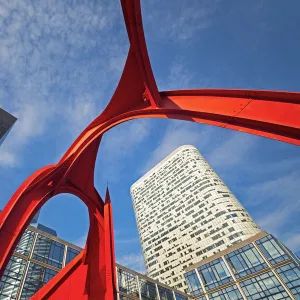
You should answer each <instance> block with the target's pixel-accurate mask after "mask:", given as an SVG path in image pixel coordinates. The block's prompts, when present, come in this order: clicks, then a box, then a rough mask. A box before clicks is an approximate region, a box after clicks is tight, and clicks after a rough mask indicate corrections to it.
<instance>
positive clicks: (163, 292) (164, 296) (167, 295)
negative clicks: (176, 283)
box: [158, 286, 174, 300]
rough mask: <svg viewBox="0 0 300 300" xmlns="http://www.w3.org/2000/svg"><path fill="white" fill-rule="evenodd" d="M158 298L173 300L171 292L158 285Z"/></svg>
mask: <svg viewBox="0 0 300 300" xmlns="http://www.w3.org/2000/svg"><path fill="white" fill-rule="evenodd" d="M158 292H159V297H160V300H174V297H173V292H172V291H171V290H169V289H166V288H163V287H161V286H158Z"/></svg>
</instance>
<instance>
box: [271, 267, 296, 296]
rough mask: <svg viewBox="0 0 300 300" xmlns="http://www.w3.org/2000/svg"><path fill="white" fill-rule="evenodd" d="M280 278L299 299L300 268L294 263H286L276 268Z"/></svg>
mask: <svg viewBox="0 0 300 300" xmlns="http://www.w3.org/2000/svg"><path fill="white" fill-rule="evenodd" d="M276 271H277V273H278V274H279V276H280V277H281V279H282V280H283V281H284V282H285V284H286V285H287V287H288V288H289V289H290V290H291V292H292V293H293V295H294V296H295V297H296V299H300V268H299V266H297V265H296V264H293V263H292V264H288V265H285V266H283V267H280V268H277V269H276Z"/></svg>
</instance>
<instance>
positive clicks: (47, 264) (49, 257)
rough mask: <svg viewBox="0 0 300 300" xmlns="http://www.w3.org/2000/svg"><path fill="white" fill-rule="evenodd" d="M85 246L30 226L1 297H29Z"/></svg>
mask: <svg viewBox="0 0 300 300" xmlns="http://www.w3.org/2000/svg"><path fill="white" fill-rule="evenodd" d="M81 250H82V249H81V248H79V247H77V246H75V245H72V244H70V243H68V242H66V241H64V240H62V239H59V238H57V237H56V236H53V235H51V234H49V233H47V232H44V231H41V230H39V229H38V228H36V227H33V226H29V227H28V228H27V230H26V231H25V233H24V234H23V236H22V238H21V240H20V241H19V243H18V245H17V247H16V249H15V252H14V254H13V255H12V257H11V259H10V261H9V263H8V265H7V267H6V270H5V271H4V274H3V276H2V278H1V281H0V299H1V300H2V299H3V300H4V299H5V300H11V299H16V300H17V299H29V298H30V297H31V296H33V295H34V294H35V293H36V292H37V291H38V290H39V289H40V288H41V287H42V286H43V285H44V284H45V283H47V282H48V281H49V280H50V279H51V278H52V277H54V276H55V275H56V274H57V273H58V272H59V271H60V270H61V269H62V268H63V267H64V266H65V265H67V264H68V263H69V262H70V261H71V260H72V259H73V258H74V257H76V256H77V254H79V253H80V251H81Z"/></svg>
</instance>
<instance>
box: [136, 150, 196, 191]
mask: <svg viewBox="0 0 300 300" xmlns="http://www.w3.org/2000/svg"><path fill="white" fill-rule="evenodd" d="M190 148H193V149H196V150H197V151H198V149H197V148H196V147H195V146H193V145H182V146H180V147H178V148H176V149H175V150H174V151H172V152H171V153H170V154H169V155H168V156H166V157H165V158H164V159H162V160H161V161H160V162H159V163H158V164H156V165H155V166H154V167H153V168H152V169H150V170H149V171H148V172H146V173H145V174H144V175H143V176H142V177H140V178H139V179H138V180H137V181H136V182H134V183H133V184H132V185H131V187H130V192H131V190H132V189H133V188H134V187H135V186H136V185H137V184H139V183H140V182H141V181H143V180H144V179H145V178H146V177H148V176H149V175H150V174H152V173H153V172H154V171H156V170H157V169H158V168H159V167H161V166H162V165H163V164H164V163H166V162H167V161H168V160H169V159H170V158H171V157H172V156H174V155H175V154H177V153H178V152H180V151H182V150H184V149H190Z"/></svg>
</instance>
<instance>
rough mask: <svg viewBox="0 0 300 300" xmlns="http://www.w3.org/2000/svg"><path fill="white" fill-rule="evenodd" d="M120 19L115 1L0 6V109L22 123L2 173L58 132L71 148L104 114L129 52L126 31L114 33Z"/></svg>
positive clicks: (13, 136) (5, 147) (9, 145)
mask: <svg viewBox="0 0 300 300" xmlns="http://www.w3.org/2000/svg"><path fill="white" fill-rule="evenodd" d="M119 17H120V6H119V4H118V3H112V2H111V1H106V2H105V1H104V2H101V3H97V4H95V3H84V4H80V3H75V2H72V3H68V1H66V2H60V1H54V2H51V3H50V2H40V1H31V2H30V3H26V4H24V3H23V2H21V1H6V0H5V1H2V2H1V4H0V22H1V24H3V26H1V29H0V30H1V32H0V33H1V42H0V65H1V74H0V83H1V84H0V86H1V90H0V105H1V106H2V107H3V108H4V109H6V110H8V111H9V112H11V113H12V114H14V115H15V116H16V117H17V118H18V121H17V123H16V124H15V126H14V128H13V129H12V131H11V133H10V135H9V138H8V139H7V140H6V141H5V143H4V144H3V147H1V150H0V151H1V152H2V153H1V159H0V164H1V165H2V166H11V167H13V166H16V165H18V164H19V163H20V162H21V161H22V157H21V153H22V150H23V149H24V147H25V146H26V145H28V143H31V142H33V141H34V139H35V138H36V137H40V136H41V135H44V137H45V138H46V137H47V136H48V135H49V133H50V134H51V132H53V131H56V130H59V131H60V132H61V133H64V134H65V136H67V137H68V138H67V139H61V140H60V141H59V142H60V143H66V145H69V143H70V141H71V139H72V138H73V137H74V135H75V134H78V133H79V132H80V131H81V130H82V129H83V128H84V126H86V125H87V124H88V122H90V121H91V119H92V118H93V117H95V116H96V115H97V114H98V113H100V110H101V109H103V107H104V106H105V104H106V103H107V102H108V100H109V99H108V97H107V100H104V99H105V97H103V93H105V92H106V91H110V84H111V83H112V82H114V81H115V80H116V79H117V78H118V76H119V74H120V72H121V71H120V69H118V68H117V67H116V65H114V64H113V62H116V61H118V64H120V65H121V64H122V61H123V60H125V54H124V53H126V51H127V49H126V45H127V44H126V42H124V41H126V38H127V37H126V35H125V34H124V33H123V32H120V31H119V30H115V34H114V35H111V34H109V33H110V30H111V29H112V28H114V27H115V26H116V25H118V24H119V22H120V21H121V20H122V19H121V18H120V19H119ZM104 43H105V47H103V44H104ZM62 123H63V125H61V124H62ZM58 126H60V127H59V128H58ZM46 133H47V134H46ZM69 140H70V141H69Z"/></svg>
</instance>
